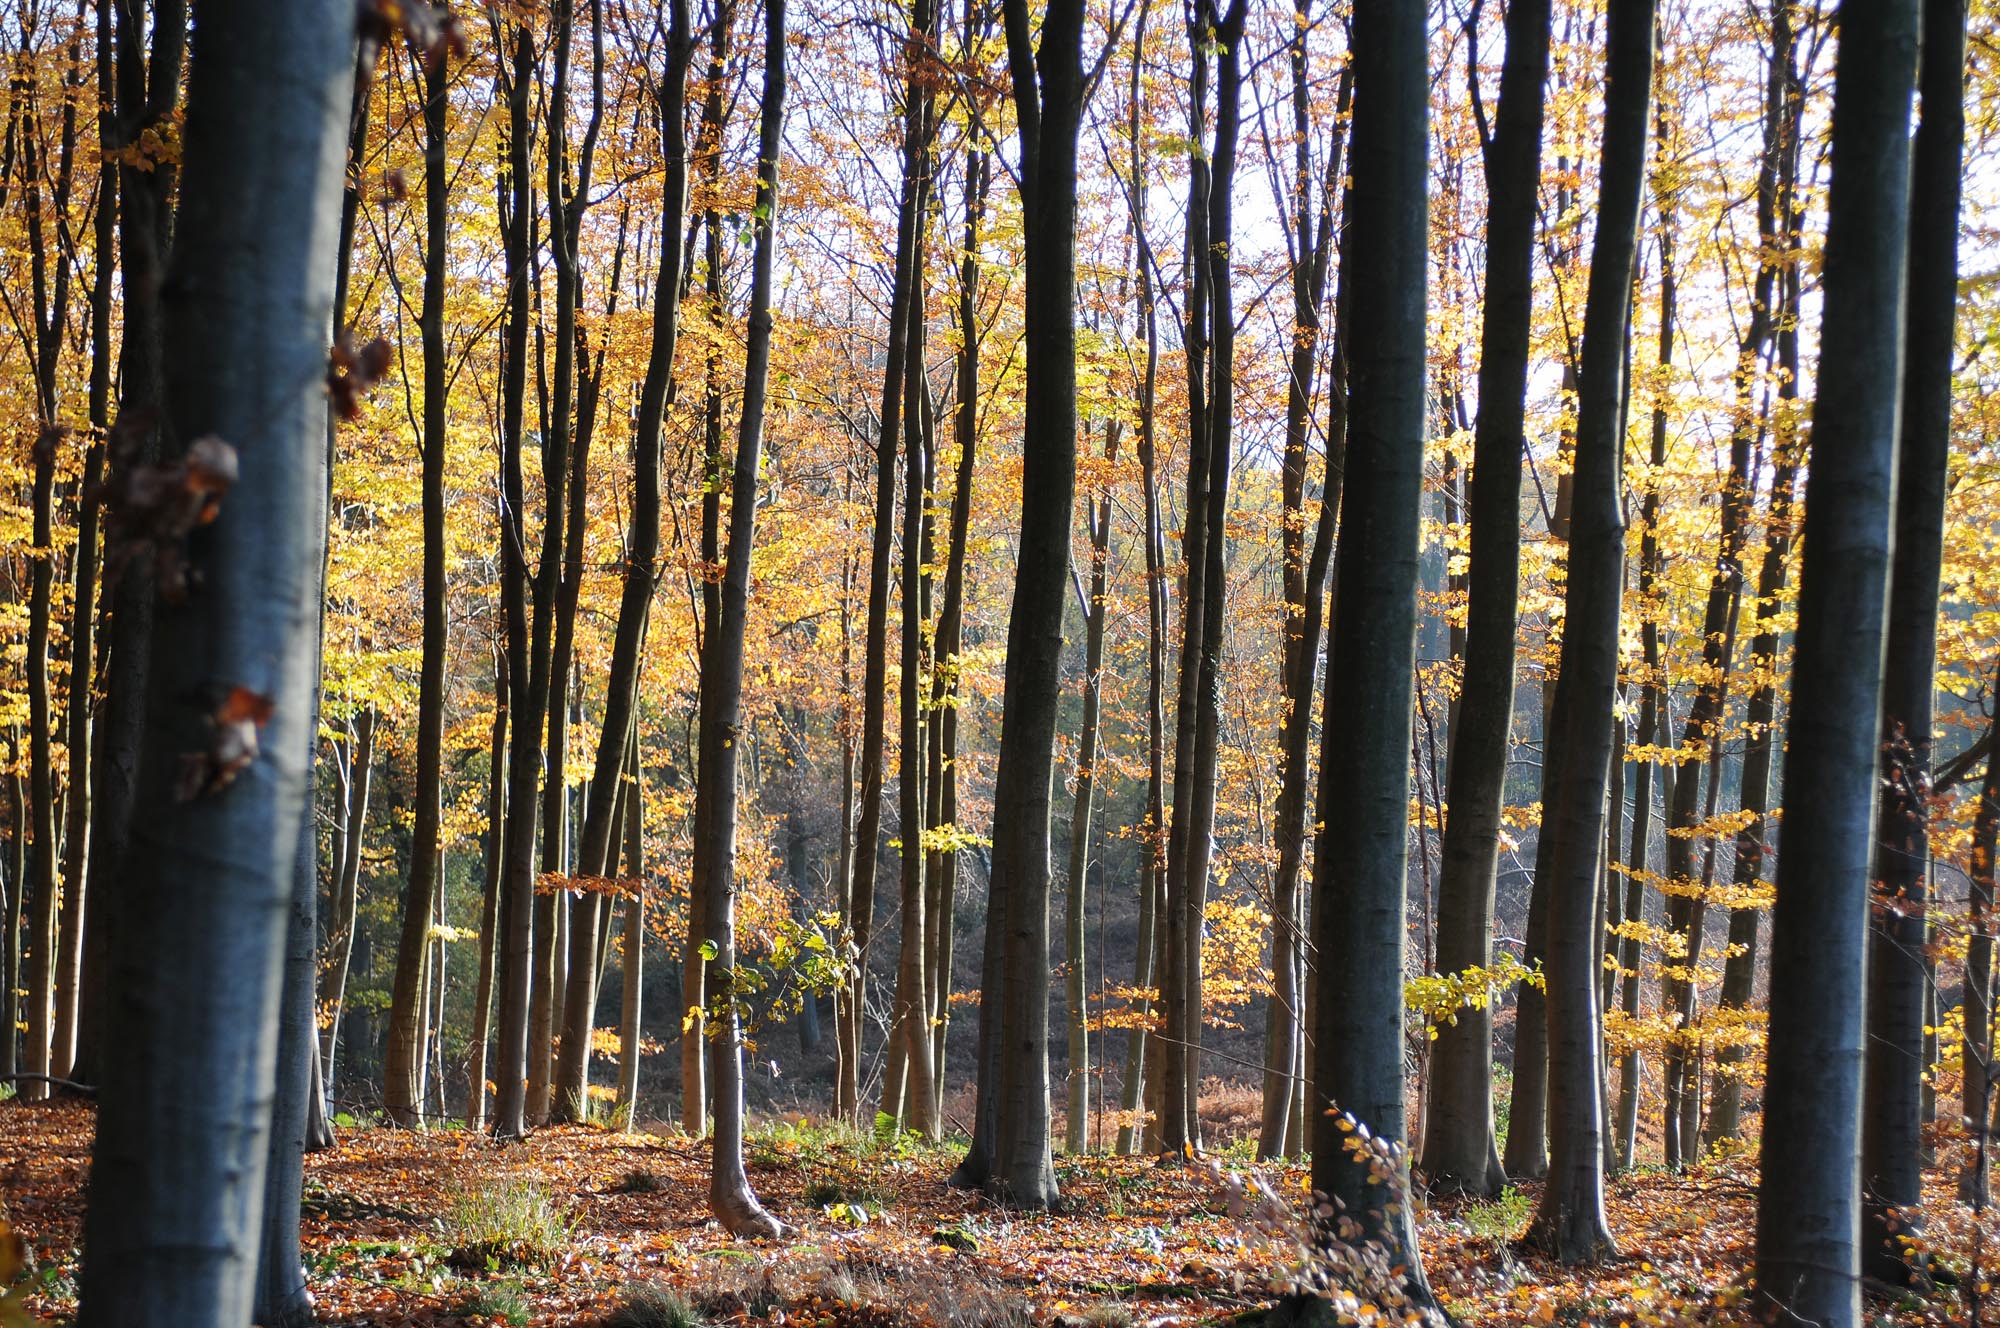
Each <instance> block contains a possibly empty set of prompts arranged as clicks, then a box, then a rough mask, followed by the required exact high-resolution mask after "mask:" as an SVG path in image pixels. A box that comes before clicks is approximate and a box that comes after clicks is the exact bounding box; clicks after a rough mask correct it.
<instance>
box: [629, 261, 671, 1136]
mask: <svg viewBox="0 0 2000 1328" xmlns="http://www.w3.org/2000/svg"><path fill="white" fill-rule="evenodd" d="M661 233H662V234H666V235H672V234H677V233H678V232H677V231H668V230H665V229H663V230H662V232H661ZM626 768H627V769H628V771H629V772H630V773H631V776H632V783H631V786H630V787H628V788H627V789H626V790H625V796H624V797H623V798H622V799H621V800H620V801H621V802H622V804H623V810H624V820H625V875H626V877H627V879H629V880H630V881H631V882H632V893H631V894H629V895H628V896H626V898H625V907H624V916H623V930H622V931H621V933H620V935H619V938H618V948H619V952H620V961H619V969H620V991H619V1000H618V1114H619V1118H620V1123H621V1124H622V1125H623V1126H624V1129H625V1132H626V1133H628V1134H630V1133H633V1132H635V1131H636V1130H637V1129H638V1128H639V1127H638V1119H639V1058H640V1056H641V1055H642V1054H643V1052H642V1049H641V1047H640V1045H639V1044H640V1043H641V1042H643V1041H644V1031H645V1030H644V1028H643V1027H642V1020H643V1017H644V1006H643V1005H642V1004H641V998H642V996H643V994H644V988H645V979H646V837H645V819H644V818H645V804H646V798H645V788H646V785H645V776H644V767H643V766H642V765H641V764H640V761H639V744H638V741H637V736H636V734H635V735H634V739H633V742H632V751H631V757H630V759H629V762H628V764H627V767H626Z"/></svg>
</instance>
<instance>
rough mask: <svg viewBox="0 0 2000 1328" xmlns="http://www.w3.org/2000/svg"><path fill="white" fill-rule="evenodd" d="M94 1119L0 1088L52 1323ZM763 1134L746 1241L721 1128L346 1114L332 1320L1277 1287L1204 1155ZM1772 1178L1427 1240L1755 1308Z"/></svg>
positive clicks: (1954, 1243) (1, 1200) (314, 1199)
mask: <svg viewBox="0 0 2000 1328" xmlns="http://www.w3.org/2000/svg"><path fill="white" fill-rule="evenodd" d="M91 1127H92V1113H91V1109H90V1108H89V1107H88V1106H87V1105H78V1104H74V1103H71V1104H50V1105H39V1106H30V1105H24V1104H21V1103H18V1102H11V1103H5V1104H0V1207H3V1208H4V1211H0V1217H4V1218H5V1220H6V1221H7V1222H9V1223H11V1225H12V1226H13V1228H14V1230H15V1231H16V1232H18V1233H19V1234H20V1235H21V1236H22V1237H23V1238H25V1239H26V1241H27V1242H28V1246H29V1256H30V1268H29V1270H28V1271H27V1272H26V1273H25V1274H24V1275H23V1276H24V1277H25V1278H26V1279H27V1280H28V1281H29V1282H30V1283H31V1285H32V1294H31V1295H30V1297H29V1298H28V1300H27V1305H28V1308H29V1309H30V1311H31V1312H32V1313H35V1314H38V1315H40V1316H42V1317H43V1319H44V1320H45V1321H48V1322H53V1323H61V1322H64V1321H66V1320H67V1319H68V1318H69V1317H70V1316H72V1315H73V1314H74V1311H75V1300H74V1296H75V1281H74V1279H75V1275H76V1261H77V1250H78V1245H79V1243H80V1241H81V1239H82V1217H83V1204H84V1181H85V1176H86V1173H87V1167H88V1160H89V1148H90V1136H91ZM1241 1151H1242V1150H1240V1149H1238V1150H1232V1153H1231V1154H1225V1155H1223V1156H1221V1157H1220V1158H1219V1159H1218V1160H1219V1161H1220V1163H1221V1165H1222V1166H1223V1167H1224V1168H1226V1169H1231V1170H1239V1171H1249V1170H1252V1169H1261V1170H1262V1172H1263V1174H1264V1175H1265V1177H1266V1178H1267V1179H1268V1180H1269V1181H1270V1182H1271V1183H1272V1184H1273V1185H1274V1186H1275V1187H1276V1188H1278V1190H1279V1191H1280V1192H1281V1193H1283V1194H1285V1195H1287V1196H1298V1197H1301V1198H1302V1197H1303V1193H1302V1191H1303V1189H1304V1183H1305V1176H1304V1171H1303V1169H1302V1168H1298V1167H1295V1166H1294V1167H1280V1168H1277V1169H1272V1168H1270V1167H1262V1168H1258V1167H1257V1164H1253V1163H1251V1162H1250V1161H1249V1160H1248V1157H1247V1154H1244V1155H1243V1156H1235V1155H1233V1154H1234V1153H1239V1152H1241ZM747 1155H748V1161H749V1167H750V1175H751V1179H752V1182H753V1184H754V1185H755V1186H756V1188H757V1190H758V1193H759V1194H760V1195H761V1197H762V1198H763V1200H764V1202H765V1204H766V1205H767V1206H768V1207H770V1208H771V1210H772V1211H773V1212H774V1213H775V1214H777V1215H778V1217H780V1218H781V1219H782V1220H783V1221H784V1222H785V1223H787V1224H788V1225H789V1226H791V1227H792V1228H794V1229H795V1230H794V1234H793V1235H792V1236H791V1237H790V1238H788V1239H787V1240H785V1241H782V1242H774V1243H769V1244H766V1243H752V1242H740V1241H734V1240H731V1239H730V1238H729V1237H728V1236H726V1235H725V1234H724V1233H723V1232H721V1231H720V1230H719V1229H718V1228H717V1227H716V1226H715V1225H714V1224H713V1223H712V1222H711V1221H710V1220H709V1218H708V1213H707V1204H706V1195H707V1168H708V1152H707V1147H706V1145H705V1144H702V1143H699V1142H696V1141H694V1140H690V1139H688V1138H685V1137H672V1136H657V1135H650V1134H623V1133H617V1132H614V1131H610V1130H604V1129H597V1128H591V1127H574V1128H560V1129H548V1130H543V1131H539V1132H537V1133H536V1134H535V1135H533V1136H532V1137H531V1138H529V1139H528V1140H527V1141H525V1142H523V1143H518V1144H513V1145H495V1144H492V1143H490V1142H487V1141H485V1140H483V1139H481V1138H478V1137H475V1136H472V1135H469V1134H467V1133H465V1132H464V1131H462V1130H440V1131H436V1132H432V1133H412V1132H408V1131H396V1130H389V1129H383V1128H347V1129H343V1130H341V1131H340V1140H339V1144H338V1146H337V1147H336V1148H334V1149H332V1150H329V1151H326V1152H322V1153H318V1154H315V1155H313V1156H312V1157H311V1158H309V1159H308V1161H307V1167H306V1170H307V1176H306V1217H305V1229H304V1244H305V1262H306V1268H307V1274H308V1278H309V1280H310V1284H311V1288H312V1291H313V1294H314V1296H315V1297H316V1299H317V1302H318V1306H319V1315H320V1319H321V1322H323V1323H326V1324H333V1325H357V1326H359V1325H371V1326H379V1328H389V1326H390V1325H421V1326H423V1328H444V1326H445V1325H466V1326H468V1328H485V1326H487V1325H503V1324H504V1325H510V1326H512V1328H527V1326H528V1325H533V1326H535V1328H554V1326H556V1325H562V1326H564V1328H568V1326H569V1325H584V1326H589V1325H604V1324H611V1325H614V1326H615V1328H696V1325H698V1324H702V1323H706V1324H708V1325H712V1326H713V1328H738V1326H741V1328H750V1325H753V1324H755V1323H757V1322H759V1321H761V1322H762V1323H765V1324H769V1325H772V1328H1037V1326H1043V1328H1172V1326H1173V1325H1181V1324H1195V1323H1213V1322H1218V1321H1221V1320H1224V1319H1227V1318H1231V1317H1234V1316H1237V1315H1239V1314H1241V1313H1243V1312H1244V1311H1247V1310H1251V1309H1254V1308H1255V1307H1256V1306H1258V1305H1259V1304H1261V1303H1265V1302H1267V1301H1268V1300H1269V1296H1268V1295H1266V1294H1263V1293H1261V1292H1260V1290H1259V1272H1258V1269H1257V1268H1256V1266H1255V1264H1254V1261H1253V1260H1252V1258H1251V1257H1250V1256H1249V1255H1248V1254H1247V1253H1246V1250H1245V1248H1244V1247H1243V1244H1242V1241H1241V1237H1242V1236H1243V1235H1244V1234H1245V1233H1244V1231H1243V1228H1242V1227H1241V1226H1239V1224H1238V1223H1237V1222H1235V1221H1234V1220H1232V1219H1231V1218H1230V1217H1229V1216H1228V1214H1227V1211H1226V1204H1225V1203H1224V1202H1223V1200H1222V1198H1221V1196H1220V1188H1219V1186H1218V1184H1217V1181H1216V1179H1215V1177H1214V1175H1213V1174H1212V1173H1211V1172H1210V1171H1209V1170H1207V1169H1206V1168H1203V1167H1172V1166H1165V1167H1163V1166H1159V1165H1156V1164H1155V1163H1154V1162H1153V1161H1151V1160H1150V1159H1140V1158H1106V1157H1089V1158H1084V1159H1070V1158H1067V1157H1059V1158H1058V1159H1057V1162H1056V1170H1057V1174H1058V1177H1059V1179H1060V1181H1061V1185H1062V1190H1063V1195H1064V1206H1063V1211H1061V1212H1059V1213H1056V1214H1052V1215H1028V1214H1021V1213H1015V1212H1010V1211H1007V1210H1005V1209H1001V1208H997V1207H995V1206H993V1205H992V1204H990V1203H987V1202H986V1201H984V1200H982V1199H980V1198H978V1197H976V1196H974V1195H969V1194H965V1193H962V1192H959V1191H955V1190H952V1189H949V1188H947V1186H946V1185H945V1177H946V1176H947V1175H948V1174H949V1172H950V1170H951V1167H952V1165H953V1164H954V1163H955V1162H956V1160H957V1151H956V1150H955V1149H950V1148H928V1147H920V1146H913V1145H911V1144H909V1143H908V1142H895V1143H891V1142H884V1141H878V1140H876V1139H873V1138H870V1137H868V1136H866V1135H862V1134H859V1133H857V1132H855V1131H851V1130H845V1129H828V1128H825V1127H818V1126H811V1125H806V1124H803V1123H800V1122H796V1121H792V1122H785V1121H775V1122H768V1123H765V1124H763V1125H761V1126H760V1127H758V1128H757V1129H756V1130H754V1131H753V1134H752V1137H751V1140H750V1143H749V1146H748V1150H747ZM1754 1179H1755V1175H1754V1166H1753V1162H1752V1160H1751V1159H1748V1158H1739V1159H1735V1160H1721V1161H1716V1162H1712V1163H1709V1164H1705V1165H1703V1166H1701V1167H1697V1168H1694V1169H1692V1170H1689V1171H1686V1172H1682V1173H1680V1174H1676V1175H1670V1174H1666V1173H1664V1172H1660V1171H1646V1170H1640V1171H1635V1172H1632V1173H1629V1174H1627V1175H1625V1176H1623V1177H1620V1178H1618V1179H1617V1180H1615V1181H1614V1182H1613V1183H1612V1185H1611V1189H1610V1193H1609V1196H1608V1199H1609V1208H1610V1220H1611V1227H1612V1230H1613V1231H1614V1232H1615V1233H1616V1234H1617V1237H1618V1240H1619V1243H1620V1246H1621V1251H1622V1257H1621V1258H1620V1259H1619V1260H1618V1261H1616V1262H1615V1263H1613V1264H1611V1265H1609V1266H1607V1267H1604V1268H1600V1269H1596V1270H1592V1271H1581V1270H1569V1269H1563V1268H1560V1267H1557V1266H1555V1265H1552V1264H1549V1263H1547V1262H1544V1261H1542V1260H1540V1259H1538V1258H1534V1257H1530V1256H1528V1255H1525V1254H1523V1253H1522V1252H1521V1251H1520V1250H1519V1249H1518V1247H1517V1246H1516V1245H1515V1244H1514V1238H1515V1237H1517V1236H1518V1235H1519V1234H1520V1232H1521V1230H1522V1229H1523V1228H1524V1227H1525V1225H1526V1223H1527V1220H1528V1218H1529V1216H1530V1215H1531V1214H1532V1211H1533V1205H1534V1201H1535V1198H1536V1191H1535V1187H1533V1186H1522V1187H1520V1188H1518V1189H1514V1190H1510V1191H1509V1192H1508V1193H1507V1195H1505V1196H1504V1197H1503V1198H1501V1199H1500V1200H1497V1201H1493V1202H1488V1203H1469V1204H1436V1205H1432V1206H1430V1207H1427V1208H1425V1209H1424V1210H1423V1212H1422V1219H1421V1222H1420V1238H1421V1241H1422V1244H1423V1250H1424V1259H1425V1263H1426V1266H1427V1267H1428V1269H1429V1272H1430V1276H1431V1278H1432V1280H1433V1283H1434V1284H1435V1285H1436V1286H1437V1287H1438V1289H1439V1290H1440V1292H1441V1293H1442V1296H1443V1298H1444V1302H1445V1304H1446V1306H1447V1307H1448V1308H1449V1309H1450V1311H1451V1312H1452V1314H1453V1316H1454V1317H1455V1318H1456V1319H1457V1320H1458V1322H1459V1323H1461V1324H1464V1325H1489V1324H1490V1325H1502V1324H1589V1325H1603V1326H1604V1328H1611V1326H1612V1325H1619V1324H1629V1325H1633V1326H1634V1328H1637V1326H1638V1325H1685V1324H1726V1323H1734V1322H1743V1321H1745V1316H1744V1315H1743V1312H1742V1311H1741V1310H1740V1309H1738V1308H1736V1306H1737V1305H1738V1304H1739V1303H1740V1298H1741V1297H1740V1290H1741V1285H1742V1280H1743V1276H1744V1272H1745V1266H1746V1262H1747V1255H1748V1250H1749V1246H1750V1237H1751V1231H1752V1227H1753V1223H1754V1220H1755V1194H1754V1190H1753V1188H1752V1186H1753V1183H1754ZM1933 1179H1934V1184H1935V1205H1934V1217H1933V1220H1932V1227H1933V1230H1934V1233H1935V1239H1936V1240H1937V1243H1938V1246H1939V1249H1940V1252H1941V1257H1943V1258H1944V1259H1945V1260H1946V1262H1947V1263H1950V1262H1951V1261H1952V1260H1953V1259H1957V1260H1958V1262H1959V1263H1960V1264H1961V1265H1962V1264H1963V1263H1964V1261H1965V1260H1964V1256H1963V1255H1957V1256H1954V1255H1953V1254H1952V1253H1951V1251H1952V1250H1954V1249H1960V1250H1964V1251H1966V1252H1968V1253H1969V1250H1970V1234H1971V1224H1970V1219H1969V1214H1968V1213H1967V1211H1966V1210H1965V1209H1964V1208H1963V1207H1962V1206H1960V1205H1958V1204H1957V1203H1956V1202H1954V1201H1953V1199H1952V1197H1951V1192H1950V1182H1949V1179H1948V1178H1946V1177H1945V1176H1943V1175H1942V1174H1941V1173H1940V1174H1939V1175H1938V1176H1936V1177H1934V1178H1933ZM1986 1239H1987V1241H1988V1249H1992V1248H1993V1245H1992V1243H1991V1242H1992V1235H1991V1233H1990V1232H1989V1234H1988V1236H1987V1238H1986ZM667 1289H672V1290H673V1291H675V1292H677V1293H679V1294H678V1296H673V1295H663V1294H661V1293H662V1292H663V1291H665V1290H667ZM621 1307H627V1310H628V1312H627V1316H626V1317H625V1318H624V1319H623V1320H619V1319H618V1318H616V1317H615V1315H616V1313H617V1312H618V1311H619V1309H620V1308H621ZM1989 1309H1990V1307H1989ZM1876 1310H1877V1312H1878V1313H1879V1314H1880V1315H1882V1316H1883V1317H1881V1318H1880V1319H1878V1320H1876V1322H1878V1323H1895V1324H1946V1323H1964V1322H1967V1321H1968V1315H1967V1313H1966V1309H1965V1307H1964V1306H1963V1305H1962V1303H1961V1301H1960V1299H1959V1297H1958V1294H1957V1292H1956V1290H1955V1289H1947V1290H1945V1291H1940V1292H1939V1293H1938V1294H1937V1295H1936V1296H1935V1297H1933V1298H1932V1299H1929V1300H1922V1299H1917V1298H1914V1297H1911V1298H1906V1299H1905V1300H1904V1301H1903V1302H1902V1303H1900V1304H1892V1303H1891V1302H1889V1301H1886V1300H1878V1301H1877V1302H1876ZM642 1311H643V1312H642ZM690 1311H691V1312H690Z"/></svg>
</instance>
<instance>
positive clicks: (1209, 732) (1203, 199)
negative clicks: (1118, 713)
mask: <svg viewBox="0 0 2000 1328" xmlns="http://www.w3.org/2000/svg"><path fill="white" fill-rule="evenodd" d="M1247 16H1248V3H1247V0H1232V3H1231V4H1230V6H1229V8H1228V9H1227V10H1226V11H1224V10H1222V9H1220V8H1219V6H1218V5H1217V4H1216V3H1214V0H1202V2H1201V3H1198V4H1196V5H1195V6H1193V7H1192V9H1191V10H1190V14H1189V20H1188V45H1189V48H1190V51H1191V53H1192V55H1193V72H1192V75H1191V77H1190V79H1189V114H1190V116H1191V117H1192V123H1191V125H1190V129H1191V131H1192V132H1191V133H1190V135H1189V139H1190V143H1191V147H1190V160H1189V165H1188V233H1187V252H1188V298H1187V319H1188V326H1187V335H1186V338H1185V341H1186V351H1187V374H1188V489H1187V514H1188V515H1187V526H1186V529H1185V531H1184V532H1183V537H1182V541H1181V551H1182V555H1183V558H1184V560H1185V562H1186V576H1187V582H1186V587H1187V588H1186V593H1185V595H1184V596H1183V597H1182V603H1183V613H1182V615H1181V650H1180V668H1181V672H1180V696H1179V699H1178V702H1177V704H1176V706H1175V719H1174V804H1173V817H1172V820H1171V821H1170V822H1169V823H1168V830H1167V900H1168V903H1167V913H1168V916H1167V926H1166V932H1167V944H1166V950H1165V955H1166V966H1165V971H1164V972H1163V973H1162V974H1161V977H1160V990H1161V1001H1162V1003H1163V1004H1164V1005H1165V1007H1166V1010H1165V1014H1166V1018H1165V1020H1164V1021H1163V1022H1164V1027H1163V1028H1162V1030H1161V1034H1162V1036H1161V1041H1162V1043H1163V1046H1162V1055H1161V1062H1162V1069H1163V1073H1164V1078H1163V1081H1162V1083H1163V1089H1162V1091H1163V1092H1164V1094H1165V1096H1164V1098H1163V1102H1162V1108H1163V1109H1162V1119H1161V1126H1160V1128H1161V1138H1160V1141H1159V1142H1160V1147H1161V1148H1162V1149H1164V1150H1166V1151H1168V1152H1173V1153H1176V1154H1185V1153H1188V1152H1191V1151H1193V1150H1194V1149H1197V1148H1199V1147H1200V1145H1201V1121H1200V1117H1199V1116H1198V1115H1197V1113H1196V1110H1195V1096H1196V1093H1197V1091H1198V1088H1199V1085H1200V1078H1201V1023H1202V981H1201V938H1202V933H1203V930H1204V927H1203V917H1204V911H1205V909H1206V906H1207V902H1208V873H1209V866H1210V862H1211V859H1212V855H1213V852H1214V839H1215V776H1216V764H1217V759H1218V754H1219V749H1220V742H1221V727H1222V716H1221V703H1222V697H1221V690H1222V684H1221V679H1220V671H1221V667H1222V627H1223V617H1224V604H1223V595H1224V592H1225V576H1224V572H1225V554H1226V549H1225V544H1226V539H1225V528H1224V518H1225V517H1226V515H1227V514H1228V510H1229V465H1230V446H1231V426H1232V423H1233V421H1234V416H1235V352H1236V312H1235V304H1234V302H1233V300H1232V298H1231V287H1230V274H1231V269H1230V261H1229V260H1230V241H1231V239H1232V238H1233V237H1232V217H1233V213H1234V203H1235V191H1236V146H1237V139H1238V137H1239V134H1240V131H1241V127H1242V91H1243V76H1244V70H1245V67H1246V66H1245V63H1244V60H1243V51H1242V47H1243V44H1244V33H1243V28H1244V21H1245V19H1246V18H1247ZM1211 51H1212V52H1213V53H1214V55H1215V129H1214V139H1213V142H1212V143H1209V142H1205V140H1206V139H1207V133H1206V125H1205V123H1204V122H1205V121H1206V119H1207V114H1208V95H1207V92H1208V88H1207V85H1208V57H1209V53H1210V52H1211Z"/></svg>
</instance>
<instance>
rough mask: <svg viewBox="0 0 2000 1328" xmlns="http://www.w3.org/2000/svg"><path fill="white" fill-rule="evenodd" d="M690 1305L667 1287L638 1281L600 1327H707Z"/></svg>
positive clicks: (696, 1310) (628, 1289) (699, 1314)
mask: <svg viewBox="0 0 2000 1328" xmlns="http://www.w3.org/2000/svg"><path fill="white" fill-rule="evenodd" d="M707 1324H708V1320H707V1319H705V1318H703V1317H702V1313H701V1311H700V1310H698V1309H696V1308H695V1306H694V1302H693V1301H691V1300H689V1299H688V1298H687V1297H686V1296H684V1295H682V1294H681V1293H680V1292H678V1291H676V1290H674V1289H673V1288H672V1287H670V1286H663V1285H661V1284H660V1283H658V1282H641V1283H638V1284H637V1285H635V1286H629V1287H626V1288H625V1295H624V1297H623V1299H622V1300H620V1301H619V1304H618V1308H617V1309H615V1310H613V1311H611V1315H610V1317H609V1318H607V1319H605V1321H604V1328H707Z"/></svg>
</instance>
